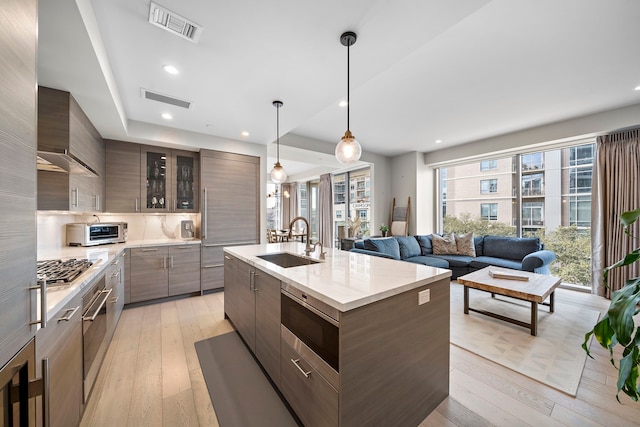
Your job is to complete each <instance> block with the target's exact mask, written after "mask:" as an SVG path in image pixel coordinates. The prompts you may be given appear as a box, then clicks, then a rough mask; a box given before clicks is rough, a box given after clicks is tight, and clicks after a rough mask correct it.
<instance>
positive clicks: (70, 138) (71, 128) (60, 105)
mask: <svg viewBox="0 0 640 427" xmlns="http://www.w3.org/2000/svg"><path fill="white" fill-rule="evenodd" d="M104 176H105V148H104V141H103V140H102V138H101V137H100V134H99V133H98V131H97V130H96V129H95V127H94V126H93V125H92V124H91V122H90V121H89V119H88V117H87V116H86V115H85V114H84V112H83V111H82V109H81V108H80V106H79V105H78V103H77V102H76V100H75V99H74V98H73V96H72V95H71V94H70V93H69V92H65V91H61V90H56V89H51V88H46V87H42V86H40V87H39V88H38V209H39V210H69V211H77V212H101V211H103V210H104V195H105V179H104Z"/></svg>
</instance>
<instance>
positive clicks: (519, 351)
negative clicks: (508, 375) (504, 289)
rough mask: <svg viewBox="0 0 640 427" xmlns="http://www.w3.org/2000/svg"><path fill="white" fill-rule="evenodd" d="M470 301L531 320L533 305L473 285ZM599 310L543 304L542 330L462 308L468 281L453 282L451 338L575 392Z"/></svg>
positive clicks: (514, 367) (483, 354) (504, 363)
mask: <svg viewBox="0 0 640 427" xmlns="http://www.w3.org/2000/svg"><path fill="white" fill-rule="evenodd" d="M469 306H470V307H473V308H477V309H482V310H487V311H491V312H494V313H498V314H502V315H503V316H508V317H511V318H515V319H518V320H521V321H524V322H527V323H529V322H530V320H531V308H530V307H531V304H530V303H528V302H524V301H519V300H516V299H513V298H507V297H501V296H498V295H497V296H496V298H495V299H494V298H491V294H489V293H488V292H483V291H478V290H475V289H471V290H470V292H469ZM599 316H600V313H598V312H597V311H594V310H589V309H586V308H581V307H576V306H573V305H569V304H563V303H562V302H558V298H557V297H556V302H555V312H554V313H549V308H548V307H545V306H539V308H538V335H537V336H535V337H534V336H531V332H530V331H529V330H528V329H527V328H524V327H522V326H517V325H513V324H511V323H507V322H504V321H501V320H498V319H493V318H491V317H488V316H485V315H483V314H480V313H474V312H469V314H468V315H466V314H464V312H463V286H462V285H460V284H458V283H456V282H451V343H452V344H454V345H456V346H458V347H461V348H464V349H465V350H469V351H471V352H473V353H475V354H477V355H479V356H482V357H484V358H486V359H489V360H491V361H493V362H496V363H498V364H500V365H503V366H506V367H507V368H510V369H512V370H514V371H516V372H519V373H521V374H523V375H526V376H528V377H531V378H533V379H535V380H537V381H539V382H541V383H544V384H547V385H549V386H551V387H554V388H556V389H558V390H560V391H563V392H565V393H567V394H570V395H572V396H575V395H576V393H577V391H578V385H579V384H580V377H581V376H582V371H583V369H584V364H585V361H586V354H585V352H584V350H583V349H582V347H581V345H582V342H583V341H584V335H585V333H586V332H587V331H589V330H591V328H592V327H593V325H594V324H595V323H596V322H597V321H598V318H599Z"/></svg>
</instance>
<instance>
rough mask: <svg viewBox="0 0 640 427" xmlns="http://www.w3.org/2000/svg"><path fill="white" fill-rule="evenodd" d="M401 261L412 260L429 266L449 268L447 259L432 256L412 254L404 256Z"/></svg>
mask: <svg viewBox="0 0 640 427" xmlns="http://www.w3.org/2000/svg"><path fill="white" fill-rule="evenodd" d="M403 261H407V262H413V263H415V264H424V265H428V266H430V267H438V268H449V263H448V262H447V260H445V259H442V258H436V257H434V256H422V255H419V256H414V257H411V258H405V259H403Z"/></svg>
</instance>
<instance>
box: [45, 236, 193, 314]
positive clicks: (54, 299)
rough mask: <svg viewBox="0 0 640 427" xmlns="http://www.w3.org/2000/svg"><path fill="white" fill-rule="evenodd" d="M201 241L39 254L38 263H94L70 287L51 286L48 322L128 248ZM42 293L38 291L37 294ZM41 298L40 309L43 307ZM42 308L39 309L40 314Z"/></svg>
mask: <svg viewBox="0 0 640 427" xmlns="http://www.w3.org/2000/svg"><path fill="white" fill-rule="evenodd" d="M199 244H200V240H198V239H193V240H181V239H156V240H132V241H128V242H126V243H116V244H109V245H99V246H88V247H81V246H63V247H60V248H56V249H52V250H47V251H39V252H38V261H44V260H53V259H70V258H77V259H84V258H86V259H88V260H89V261H93V263H94V264H93V265H92V266H91V268H90V269H88V270H87V271H85V272H84V273H82V274H81V275H80V276H79V277H78V278H77V279H76V280H74V281H73V282H72V283H71V284H70V285H62V286H51V287H48V288H47V321H50V320H51V318H52V317H53V316H54V315H56V313H57V312H58V311H60V309H62V308H63V307H64V306H65V305H66V304H67V303H68V302H69V301H71V300H72V299H73V298H74V297H75V296H76V295H78V293H79V292H81V291H82V290H83V289H84V288H86V287H87V286H89V285H90V284H91V283H92V282H93V280H94V279H95V278H97V277H98V276H99V275H100V273H102V272H103V271H104V269H105V268H106V267H107V265H109V264H110V263H111V262H113V260H115V259H116V257H117V256H118V255H120V254H121V253H122V251H124V250H125V249H127V248H142V247H146V246H169V245H199ZM38 292H39V291H38ZM40 301H41V300H40V298H39V297H38V305H39V304H40ZM39 312H40V307H38V313H39Z"/></svg>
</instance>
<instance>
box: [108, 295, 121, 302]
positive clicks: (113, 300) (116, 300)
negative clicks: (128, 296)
mask: <svg viewBox="0 0 640 427" xmlns="http://www.w3.org/2000/svg"><path fill="white" fill-rule="evenodd" d="M118 299H120V295H116V297H115V298H113V299H112V300H111V301H109V302H110V303H111V304H115V303H117V302H118Z"/></svg>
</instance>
